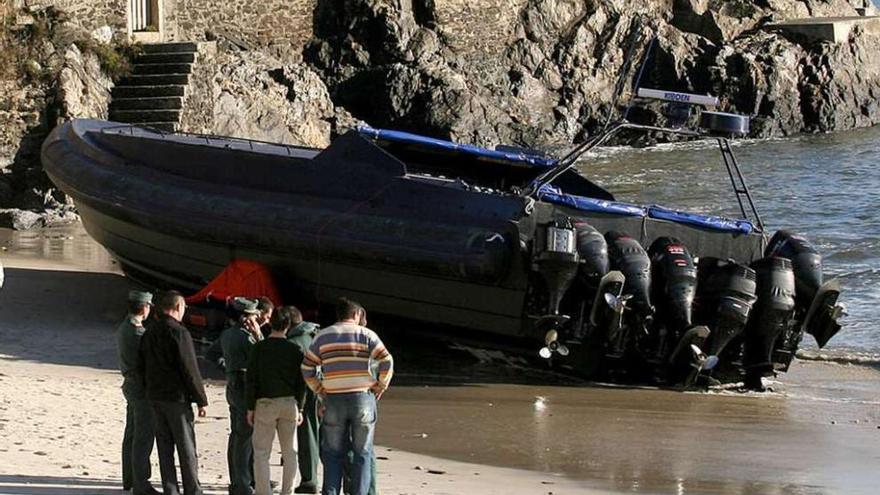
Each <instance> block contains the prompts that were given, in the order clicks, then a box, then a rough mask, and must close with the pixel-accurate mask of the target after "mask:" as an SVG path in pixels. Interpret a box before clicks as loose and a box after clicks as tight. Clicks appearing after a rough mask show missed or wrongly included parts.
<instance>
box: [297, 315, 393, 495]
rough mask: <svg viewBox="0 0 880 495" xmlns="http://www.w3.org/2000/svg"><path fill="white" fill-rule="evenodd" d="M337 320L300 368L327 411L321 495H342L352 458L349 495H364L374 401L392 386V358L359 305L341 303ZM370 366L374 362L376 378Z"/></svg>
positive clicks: (321, 334) (368, 476)
mask: <svg viewBox="0 0 880 495" xmlns="http://www.w3.org/2000/svg"><path fill="white" fill-rule="evenodd" d="M336 319H337V323H336V324H334V325H332V326H329V327H327V328H325V329H323V330H321V331H320V332H318V335H317V336H316V337H315V340H314V341H313V342H312V345H311V347H310V348H309V352H307V353H306V357H305V360H303V364H302V373H303V377H304V378H305V380H306V383H307V384H308V386H309V388H311V389H312V390H313V391H314V392H315V393H316V394H318V396H319V397H320V398H321V400H322V402H323V403H324V407H325V410H324V416H323V420H324V423H323V425H322V432H323V433H322V434H323V438H322V440H321V459H322V460H323V461H324V483H323V488H322V493H324V494H325V495H337V494H338V493H340V489H341V484H342V474H343V469H344V466H345V464H346V463H347V462H348V460H349V455H351V479H352V484H353V485H354V490H353V494H354V495H366V493H367V492H368V490H369V488H370V485H371V483H372V475H371V473H370V469H369V466H370V464H369V463H370V460H371V458H372V456H373V431H374V428H375V425H376V420H377V418H378V410H377V408H376V401H377V400H378V399H379V397H381V395H382V394H383V393H384V391H385V390H386V389H387V388H388V385H389V383H390V382H391V376H392V373H393V359H392V357H391V354H390V353H389V352H388V350H387V349H386V348H385V345H384V344H383V343H382V340H381V339H379V336H378V335H376V333H375V332H373V331H372V330H370V329H369V328H367V327H366V320H367V318H366V311H365V310H364V308H363V307H362V306H361V305H360V304H358V303H356V302H354V301H350V300H348V299H345V298H343V299H340V300H339V303H338V304H337V307H336ZM374 362H377V363H378V367H377V368H378V369H377V376H374V374H373V370H372V364H373V363H374ZM318 368H320V370H321V374H320V376H319V375H318ZM349 453H350V454H349Z"/></svg>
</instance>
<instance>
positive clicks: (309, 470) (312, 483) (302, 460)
mask: <svg viewBox="0 0 880 495" xmlns="http://www.w3.org/2000/svg"><path fill="white" fill-rule="evenodd" d="M288 311H290V314H291V319H292V325H293V326H292V328H291V329H290V331H288V332H287V340H289V341H291V342H293V343H294V344H296V346H297V347H299V350H300V352H301V353H302V354H303V355H305V353H306V351H308V350H309V346H311V345H312V339H314V338H315V334H317V333H318V330H319V329H320V328H321V327H320V326H318V324H317V323H312V322H310V321H303V317H302V313H301V312H300V311H299V309H297V308H296V307H294V306H288ZM300 364H302V363H300ZM301 409H302V411H303V421H302V424H301V425H299V428H297V429H296V438H297V443H298V444H299V456H298V457H299V475H300V482H299V486H298V487H297V488H296V490H294V492H295V493H318V459H319V455H320V453H319V452H318V429H319V427H320V425H319V423H318V403H317V397H316V396H315V393H314V392H312V390H311V389H310V388H308V387H306V396H305V404H303V405H302V406H301Z"/></svg>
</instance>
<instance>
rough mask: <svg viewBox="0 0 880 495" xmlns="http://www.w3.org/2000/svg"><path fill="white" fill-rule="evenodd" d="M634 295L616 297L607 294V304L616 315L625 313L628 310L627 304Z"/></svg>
mask: <svg viewBox="0 0 880 495" xmlns="http://www.w3.org/2000/svg"><path fill="white" fill-rule="evenodd" d="M632 297H633V296H632V294H624V295H622V296H615V295H614V294H612V293H610V292H606V293H605V304H607V305H608V306H610V307H611V309H612V310H614V312H615V313H623V311H624V310H625V309H626V303H627V302H628V301H629V300H630V299H632Z"/></svg>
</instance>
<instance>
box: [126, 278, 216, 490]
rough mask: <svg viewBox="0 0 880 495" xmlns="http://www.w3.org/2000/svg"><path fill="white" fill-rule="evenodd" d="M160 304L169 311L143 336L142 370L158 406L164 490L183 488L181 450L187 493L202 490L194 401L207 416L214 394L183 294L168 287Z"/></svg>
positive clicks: (156, 423)
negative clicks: (199, 356) (203, 372)
mask: <svg viewBox="0 0 880 495" xmlns="http://www.w3.org/2000/svg"><path fill="white" fill-rule="evenodd" d="M159 309H160V310H161V311H162V313H163V314H161V315H160V316H159V318H158V319H157V320H156V321H155V322H151V323H150V324H149V325H148V326H147V330H146V331H145V332H144V335H143V336H142V337H141V346H140V351H139V353H138V370H139V374H140V376H142V377H143V381H144V387H145V390H146V396H147V399H149V401H150V404H151V406H152V409H153V422H154V426H155V430H156V446H157V448H158V450H159V469H160V471H161V473H162V491H163V492H164V493H165V494H176V493H179V489H178V486H177V470H176V468H175V463H174V453H175V451H176V452H177V455H178V458H179V461H180V471H181V475H182V478H183V489H184V493H185V494H186V495H200V494H201V493H202V487H201V484H200V482H199V477H198V460H197V455H196V435H195V430H194V427H193V423H194V421H193V419H194V417H193V411H192V403H193V402H195V403H196V404H197V405H198V406H199V416H200V417H204V416H205V414H206V412H205V409H204V408H205V406H207V405H208V398H207V395H206V394H205V387H204V385H203V383H202V375H201V373H200V372H199V368H198V364H197V362H196V353H195V349H194V348H193V343H192V337H190V335H189V331H188V330H187V329H186V327H184V326H183V325H182V324H181V323H180V320H181V319H183V315H184V313H185V311H186V302H185V301H184V300H183V296H181V295H180V293H178V292H174V291H169V292H167V293H165V294H164V295H163V296H162V298H161V300H160V302H159Z"/></svg>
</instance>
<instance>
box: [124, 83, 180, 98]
mask: <svg viewBox="0 0 880 495" xmlns="http://www.w3.org/2000/svg"><path fill="white" fill-rule="evenodd" d="M185 93H186V86H181V85H179V84H167V85H165V86H114V87H113V92H112V93H111V94H112V95H113V99H114V100H116V99H118V98H151V97H160V96H183V95H184V94H185Z"/></svg>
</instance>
